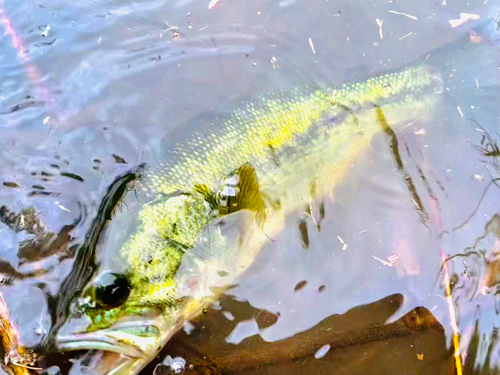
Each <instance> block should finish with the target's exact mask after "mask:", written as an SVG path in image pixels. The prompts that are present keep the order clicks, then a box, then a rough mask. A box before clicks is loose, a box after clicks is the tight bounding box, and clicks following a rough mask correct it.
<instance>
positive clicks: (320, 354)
mask: <svg viewBox="0 0 500 375" xmlns="http://www.w3.org/2000/svg"><path fill="white" fill-rule="evenodd" d="M329 350H330V345H328V344H326V345H323V346H322V347H321V348H320V349H319V350H318V351H317V352H316V353H315V354H314V358H316V359H320V358H323V357H324V356H325V355H326V353H328V351H329Z"/></svg>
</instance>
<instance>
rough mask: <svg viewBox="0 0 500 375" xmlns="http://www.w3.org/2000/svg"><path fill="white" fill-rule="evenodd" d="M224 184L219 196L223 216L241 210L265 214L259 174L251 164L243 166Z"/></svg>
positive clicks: (220, 210) (223, 181) (227, 177)
mask: <svg viewBox="0 0 500 375" xmlns="http://www.w3.org/2000/svg"><path fill="white" fill-rule="evenodd" d="M222 183H223V186H222V187H221V189H220V190H219V192H218V194H217V198H218V204H219V213H220V214H221V215H227V214H230V213H233V212H236V211H240V210H250V211H253V212H258V213H260V214H262V213H263V212H264V210H265V203H264V200H263V199H262V194H261V192H260V188H259V182H258V179H257V173H256V171H255V168H254V167H253V166H252V165H251V164H249V163H247V164H243V165H242V166H240V167H239V168H238V169H236V170H235V171H234V172H232V173H231V174H229V175H228V176H226V177H225V178H224V179H223V180H222ZM261 219H262V218H261Z"/></svg>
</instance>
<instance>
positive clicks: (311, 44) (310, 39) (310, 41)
mask: <svg viewBox="0 0 500 375" xmlns="http://www.w3.org/2000/svg"><path fill="white" fill-rule="evenodd" d="M309 46H310V47H311V50H312V51H313V53H316V50H315V49H314V44H313V40H312V38H309Z"/></svg>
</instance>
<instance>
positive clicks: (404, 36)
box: [398, 31, 413, 42]
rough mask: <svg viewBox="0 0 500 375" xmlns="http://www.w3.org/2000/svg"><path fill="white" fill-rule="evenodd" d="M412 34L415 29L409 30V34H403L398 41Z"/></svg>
mask: <svg viewBox="0 0 500 375" xmlns="http://www.w3.org/2000/svg"><path fill="white" fill-rule="evenodd" d="M411 34H413V31H411V32H409V33H408V34H406V35H403V36H402V37H401V38H399V39H398V42H399V41H400V40H403V39H404V38H406V37H407V36H410V35H411Z"/></svg>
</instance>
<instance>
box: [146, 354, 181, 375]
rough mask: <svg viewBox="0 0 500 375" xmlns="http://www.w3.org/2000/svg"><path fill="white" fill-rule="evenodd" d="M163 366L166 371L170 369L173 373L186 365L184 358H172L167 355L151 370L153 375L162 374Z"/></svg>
mask: <svg viewBox="0 0 500 375" xmlns="http://www.w3.org/2000/svg"><path fill="white" fill-rule="evenodd" d="M165 367H166V370H167V371H168V370H170V371H171V372H173V373H174V374H180V373H181V372H183V371H184V368H185V367H186V360H185V359H184V358H182V357H175V358H172V357H171V356H169V355H167V357H166V358H165V359H164V360H163V362H162V363H159V364H157V365H156V367H155V369H154V371H153V375H160V374H163V373H164V370H165Z"/></svg>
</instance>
